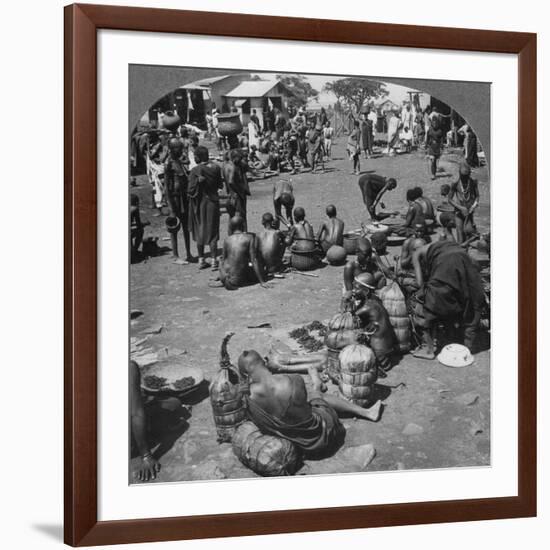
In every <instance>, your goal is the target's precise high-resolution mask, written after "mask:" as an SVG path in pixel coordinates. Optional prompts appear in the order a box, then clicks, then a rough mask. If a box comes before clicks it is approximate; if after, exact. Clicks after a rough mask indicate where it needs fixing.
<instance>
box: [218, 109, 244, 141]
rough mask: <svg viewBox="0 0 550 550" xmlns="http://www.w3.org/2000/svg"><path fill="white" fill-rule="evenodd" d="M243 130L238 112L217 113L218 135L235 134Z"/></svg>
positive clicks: (227, 135)
mask: <svg viewBox="0 0 550 550" xmlns="http://www.w3.org/2000/svg"><path fill="white" fill-rule="evenodd" d="M242 131H243V123H242V122H241V118H240V117H239V113H222V114H220V115H218V132H219V134H220V136H224V137H229V136H236V135H238V134H240V133H241V132H242Z"/></svg>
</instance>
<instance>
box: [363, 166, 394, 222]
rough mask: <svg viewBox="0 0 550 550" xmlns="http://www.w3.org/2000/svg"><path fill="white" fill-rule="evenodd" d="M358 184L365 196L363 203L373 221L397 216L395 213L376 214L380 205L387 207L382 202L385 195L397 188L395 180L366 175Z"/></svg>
mask: <svg viewBox="0 0 550 550" xmlns="http://www.w3.org/2000/svg"><path fill="white" fill-rule="evenodd" d="M358 184H359V189H360V190H361V195H362V196H363V202H364V203H365V206H366V207H367V211H368V213H369V215H370V217H371V219H372V220H373V221H380V220H383V219H385V218H389V217H390V216H393V215H394V214H395V212H379V213H376V207H377V206H378V204H380V206H381V207H382V208H385V207H386V205H385V204H384V203H383V202H381V200H382V197H383V196H384V194H385V193H386V192H387V191H392V190H393V189H395V188H396V187H397V181H396V180H395V179H394V178H385V177H384V176H380V175H378V174H364V175H362V176H361V177H360V178H359V182H358Z"/></svg>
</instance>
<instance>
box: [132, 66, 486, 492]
mask: <svg viewBox="0 0 550 550" xmlns="http://www.w3.org/2000/svg"><path fill="white" fill-rule="evenodd" d="M489 107H490V85H489V84H484V83H475V82H450V81H449V82H445V81H434V80H420V79H415V80H414V81H412V80H411V81H408V80H406V79H398V78H391V79H390V78H378V77H369V76H364V77H362V76H345V75H344V76H338V75H311V74H288V73H284V72H279V73H259V72H255V71H252V70H251V71H248V72H243V71H229V70H221V69H215V70H214V69H195V68H185V67H182V68H178V67H152V66H147V67H145V66H143V67H142V66H131V67H130V121H131V128H130V133H129V136H130V143H131V148H130V174H129V176H130V178H129V180H130V181H129V191H130V193H129V207H130V263H131V265H130V281H131V285H130V308H131V309H130V337H131V347H130V349H131V359H132V360H134V361H135V364H131V365H132V369H133V378H131V380H133V385H131V386H130V397H131V403H132V406H133V408H132V424H131V428H132V435H133V439H132V441H133V445H132V448H131V452H130V457H129V468H130V472H131V473H132V476H131V479H132V481H133V482H136V483H139V482H147V481H151V480H158V481H164V482H170V481H187V480H214V479H233V478H243V477H255V476H276V475H294V474H297V473H298V474H303V475H307V474H331V473H332V474H333V473H344V472H347V473H350V472H361V471H364V470H365V469H366V468H367V467H368V469H369V470H371V471H372V470H377V471H383V470H392V469H422V468H432V469H433V468H443V467H445V468H451V467H461V466H482V465H488V464H490V456H491V448H490V447H491V445H490V429H489V424H488V420H487V422H485V421H479V422H480V425H479V429H477V428H476V431H475V434H474V435H475V437H472V435H471V433H470V432H469V431H467V430H466V431H465V430H464V429H463V425H465V423H467V422H470V419H469V417H468V411H465V412H464V411H463V410H462V409H463V408H464V407H462V409H460V410H459V408H457V406H456V405H453V406H447V403H446V402H445V400H444V399H442V398H441V395H440V391H441V390H440V388H439V386H437V384H435V385H434V384H433V383H428V382H427V380H430V378H429V376H428V374H429V372H430V368H427V367H426V365H430V364H431V365H435V364H440V365H441V368H443V367H444V366H445V367H449V368H448V369H447V370H445V372H444V373H443V371H442V376H444V380H445V388H446V389H445V392H447V391H448V392H450V395H456V396H457V398H456V399H458V398H459V397H458V396H461V397H460V398H461V399H463V401H460V403H462V402H463V403H465V404H466V405H469V404H470V403H475V404H476V411H479V416H478V417H476V418H481V419H490V395H491V388H490V318H491V315H490V287H491V270H490V259H491V254H490V222H491V208H490V198H491V193H490V182H489V171H488V165H489V162H490V158H489V145H490V135H489V129H490V115H491V111H490V108H489ZM482 143H483V147H482V145H481V144H482ZM182 346H184V347H182ZM448 346H451V347H448ZM252 348H253V349H252ZM474 360H475V368H472V367H471V365H472V364H473V362H474ZM430 362H431V363H430ZM457 367H461V368H464V369H468V371H467V379H468V384H469V387H470V386H471V387H474V388H476V392H475V395H474V396H473V397H472V396H470V395H469V394H468V395H466V394H464V392H465V389H464V372H465V371H463V370H462V371H461V369H459V368H457ZM431 370H433V369H431ZM386 377H389V378H388V381H389V382H390V384H388V385H384V384H383V383H382V384H380V383H377V381H379V380H381V379H382V378H386ZM432 380H433V378H432ZM206 381H209V382H210V384H208V383H207V382H206ZM436 382H437V381H436ZM402 385H403V386H405V387H406V388H407V391H394V390H396V389H398V388H400V387H401V386H402ZM438 392H439V393H438ZM470 393H471V392H470ZM462 394H464V395H462ZM382 403H383V405H382ZM422 404H426V406H422ZM187 405H192V406H193V408H192V410H191V409H189V408H188V407H187ZM410 411H413V412H414V418H412V417H411V413H410ZM349 417H355V418H356V419H357V423H352V424H350V423H349V421H348V420H345V419H346V418H348V419H349ZM139 418H142V419H143V418H145V419H146V421H142V422H138V421H137V420H136V419H139ZM456 418H460V419H461V422H457V421H456ZM476 422H477V421H476ZM149 425H150V426H154V427H155V430H148V429H147V427H148V426H149ZM297 426H298V427H297ZM434 433H435V434H437V438H436V439H437V441H436V440H435V439H434V435H433V434H434ZM411 438H413V439H414V441H413V440H412V439H411ZM391 441H393V442H394V443H391ZM396 441H399V442H400V444H399V445H396V444H395V442H396ZM229 442H231V446H227V445H226V446H223V445H220V443H229ZM457 446H459V447H460V453H457V452H456V449H457ZM309 458H315V460H309Z"/></svg>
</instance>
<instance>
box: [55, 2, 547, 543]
mask: <svg viewBox="0 0 550 550" xmlns="http://www.w3.org/2000/svg"><path fill="white" fill-rule="evenodd" d="M98 29H118V30H128V31H149V32H169V33H192V34H198V35H201V34H202V35H217V36H231V37H247V38H268V39H281V40H302V41H313V42H329V43H348V44H365V45H376V46H399V47H412V48H430V49H446V50H465V51H478V52H497V53H508V54H517V55H518V66H519V75H518V78H519V87H518V91H519V98H518V102H519V136H518V143H519V146H518V154H519V172H518V185H519V189H518V209H519V210H518V212H519V220H520V232H519V234H520V235H521V236H522V238H521V241H520V243H519V245H518V246H519V249H518V254H519V256H518V258H519V266H520V269H519V289H518V292H519V303H520V304H521V307H520V308H519V319H518V321H519V323H518V326H519V329H518V330H519V333H518V338H519V349H518V369H519V375H518V389H517V391H518V400H519V401H518V405H519V418H518V434H517V436H518V495H517V496H513V497H506V498H484V499H475V500H449V501H443V502H441V501H438V502H418V503H405V504H385V505H370V506H354V507H339V508H323V509H308V510H284V511H275V512H256V513H238V514H223V515H207V516H198V517H197V516H195V517H172V518H151V519H140V520H123V521H98V517H97V503H98V497H97V466H98V461H97V398H98V395H97V66H96V65H97V31H98ZM536 54H537V46H536V35H535V34H530V33H516V32H501V31H486V30H471V29H455V28H442V27H419V26H409V25H390V24H381V23H362V22H350V21H329V20H317V19H302V18H285V17H266V16H257V15H241V14H229V13H209V12H197V11H175V10H165V9H148V8H133V7H118V6H100V5H88V4H74V5H71V6H67V7H65V80H64V92H65V121H64V125H65V126H64V131H65V149H64V153H65V177H64V193H65V210H64V214H65V234H64V235H65V264H64V276H65V328H64V330H65V333H64V338H65V365H64V367H65V393H64V398H65V426H64V429H65V480H64V481H65V488H64V497H65V542H66V543H67V544H70V545H73V546H90V545H100V544H115V543H131V542H150V541H167V540H183V539H197V538H211V537H227V536H243V535H260V534H268V533H290V532H307V531H321V530H334V529H351V528H364V527H381V526H392V525H405V524H410V525H412V524H419V523H439V522H454V521H473V520H485V519H499V518H515V517H527V516H534V515H536V479H537V477H536V462H537V459H536V394H537V390H536V318H537V315H536V306H537V301H536V247H537V245H536V236H537V234H536V227H537V222H536V177H537V172H536V151H537V146H536V134H537V131H536V99H537V98H536V70H537V60H536Z"/></svg>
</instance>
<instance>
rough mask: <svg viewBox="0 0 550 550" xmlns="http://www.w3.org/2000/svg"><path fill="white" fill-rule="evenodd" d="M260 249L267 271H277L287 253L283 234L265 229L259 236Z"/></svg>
mask: <svg viewBox="0 0 550 550" xmlns="http://www.w3.org/2000/svg"><path fill="white" fill-rule="evenodd" d="M257 239H258V249H259V252H260V255H261V257H262V260H263V263H264V265H265V267H266V269H267V271H269V272H272V271H276V270H277V269H278V268H279V267H280V265H281V260H282V258H283V254H284V251H285V245H284V242H283V239H282V237H281V233H280V232H279V231H277V230H275V229H264V230H263V231H261V232H260V233H258V235H257Z"/></svg>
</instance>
